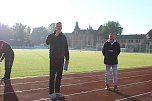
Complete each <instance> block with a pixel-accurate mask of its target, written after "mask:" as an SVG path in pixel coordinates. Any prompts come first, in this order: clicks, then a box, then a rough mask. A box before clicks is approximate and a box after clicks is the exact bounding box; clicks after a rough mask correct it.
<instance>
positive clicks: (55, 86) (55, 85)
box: [46, 22, 69, 99]
mask: <svg viewBox="0 0 152 101" xmlns="http://www.w3.org/2000/svg"><path fill="white" fill-rule="evenodd" d="M61 30H62V23H61V22H58V23H56V27H55V31H54V33H53V34H50V35H48V37H47V39H46V44H47V45H50V55H49V56H50V83H49V87H50V92H49V93H50V95H49V96H50V98H51V99H56V98H58V97H64V95H63V94H62V93H61V92H60V85H61V78H62V72H63V64H64V57H65V60H66V61H65V63H66V64H67V63H69V50H68V44H67V39H66V37H65V35H63V34H62V32H61Z"/></svg>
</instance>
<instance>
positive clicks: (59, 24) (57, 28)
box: [55, 22, 62, 33]
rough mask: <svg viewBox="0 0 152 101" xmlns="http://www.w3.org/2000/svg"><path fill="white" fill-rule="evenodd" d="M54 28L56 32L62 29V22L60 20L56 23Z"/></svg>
mask: <svg viewBox="0 0 152 101" xmlns="http://www.w3.org/2000/svg"><path fill="white" fill-rule="evenodd" d="M55 30H56V32H57V33H61V30H62V23H61V22H57V23H56V25H55Z"/></svg>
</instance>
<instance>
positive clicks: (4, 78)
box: [2, 77, 10, 80]
mask: <svg viewBox="0 0 152 101" xmlns="http://www.w3.org/2000/svg"><path fill="white" fill-rule="evenodd" d="M2 80H10V78H7V77H3V78H2Z"/></svg>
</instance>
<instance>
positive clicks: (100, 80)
mask: <svg viewBox="0 0 152 101" xmlns="http://www.w3.org/2000/svg"><path fill="white" fill-rule="evenodd" d="M150 75H152V74H144V75H136V76H129V77H121V78H118V79H119V80H120V79H128V78H136V77H143V76H150ZM110 80H112V79H110ZM102 81H103V82H104V79H103V78H102V79H99V80H94V81H88V82H82V83H74V84H73V83H71V84H68V85H67V84H65V85H61V87H66V86H75V85H82V84H90V83H95V82H102ZM40 82H45V81H37V83H40ZM34 83H36V82H27V83H18V84H8V85H0V86H9V85H11V86H14V85H27V84H34ZM47 88H48V87H47ZM37 89H38V90H39V88H37ZM44 89H46V88H44ZM25 91H26V90H25Z"/></svg>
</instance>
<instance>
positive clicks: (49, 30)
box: [48, 23, 55, 33]
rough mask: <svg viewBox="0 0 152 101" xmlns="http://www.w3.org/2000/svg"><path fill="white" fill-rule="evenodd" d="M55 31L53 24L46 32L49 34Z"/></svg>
mask: <svg viewBox="0 0 152 101" xmlns="http://www.w3.org/2000/svg"><path fill="white" fill-rule="evenodd" d="M54 31H55V23H52V24H51V25H50V26H49V27H48V32H49V33H53V32H54Z"/></svg>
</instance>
